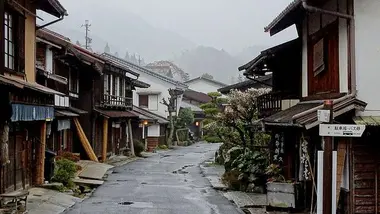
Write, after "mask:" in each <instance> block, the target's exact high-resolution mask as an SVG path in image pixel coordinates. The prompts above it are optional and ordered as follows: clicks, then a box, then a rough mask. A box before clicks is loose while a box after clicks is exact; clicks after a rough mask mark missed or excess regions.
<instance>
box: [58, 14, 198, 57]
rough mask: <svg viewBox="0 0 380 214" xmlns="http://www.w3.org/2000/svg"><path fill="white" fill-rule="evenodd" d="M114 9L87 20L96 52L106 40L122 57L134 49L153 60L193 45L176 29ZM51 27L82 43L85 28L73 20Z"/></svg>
mask: <svg viewBox="0 0 380 214" xmlns="http://www.w3.org/2000/svg"><path fill="white" fill-rule="evenodd" d="M94 9H95V11H94V13H96V8H94ZM114 10H115V11H113V13H114V14H115V15H114V16H101V15H97V16H92V19H91V20H90V23H91V27H90V32H89V37H91V39H92V44H91V47H92V50H93V51H95V52H103V51H104V48H105V47H106V44H107V43H108V45H109V47H110V52H111V53H116V52H117V53H118V55H119V56H120V57H121V58H124V56H125V55H126V53H127V52H129V53H130V54H134V53H137V54H138V55H140V56H141V57H143V58H144V59H145V61H156V60H162V59H168V58H173V56H174V55H175V54H178V53H180V52H181V51H182V50H184V49H191V48H194V47H195V46H196V45H195V44H194V43H193V42H192V41H190V40H188V39H186V38H184V37H182V36H181V35H179V34H177V33H175V32H171V31H168V30H165V29H160V28H155V27H153V26H152V25H150V24H149V23H147V22H146V21H145V20H144V19H142V18H141V17H139V16H137V15H134V14H132V13H127V12H125V11H118V10H119V9H117V8H115V9H114ZM98 14H102V12H101V11H100V12H99V13H98ZM51 29H52V30H55V31H58V32H59V33H61V34H63V35H65V36H67V37H69V38H71V40H72V41H73V42H76V41H77V40H78V41H79V42H80V43H81V44H82V45H83V44H84V43H85V42H84V41H85V39H84V38H85V29H84V27H81V23H78V22H76V21H74V20H69V19H67V20H65V21H64V22H62V23H58V24H56V25H53V26H52V28H51Z"/></svg>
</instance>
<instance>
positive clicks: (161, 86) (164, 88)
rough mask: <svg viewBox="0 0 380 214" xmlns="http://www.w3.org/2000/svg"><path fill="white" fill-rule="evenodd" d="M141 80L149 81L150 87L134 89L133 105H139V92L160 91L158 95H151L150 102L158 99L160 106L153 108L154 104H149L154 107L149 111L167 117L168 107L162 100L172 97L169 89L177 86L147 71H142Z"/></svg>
mask: <svg viewBox="0 0 380 214" xmlns="http://www.w3.org/2000/svg"><path fill="white" fill-rule="evenodd" d="M139 80H141V81H143V82H145V83H148V84H149V85H150V87H149V88H136V91H133V105H136V106H139V96H138V93H139V92H160V94H158V96H157V97H153V96H150V97H149V102H150V101H153V100H156V99H158V108H157V107H156V108H153V106H149V107H152V109H149V111H151V112H153V113H156V114H158V115H160V116H162V117H165V118H167V117H168V116H169V114H168V112H167V107H166V106H165V105H163V104H161V102H162V98H165V99H166V100H167V98H169V97H170V96H169V92H168V89H169V88H175V86H174V85H173V84H170V83H168V82H164V81H162V80H159V79H157V78H155V77H152V76H150V75H147V74H145V73H140V76H139ZM181 99H182V98H181ZM154 109H155V110H154Z"/></svg>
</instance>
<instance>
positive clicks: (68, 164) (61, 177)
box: [53, 158, 77, 186]
mask: <svg viewBox="0 0 380 214" xmlns="http://www.w3.org/2000/svg"><path fill="white" fill-rule="evenodd" d="M76 171H77V168H76V166H75V163H74V162H73V161H71V160H68V159H64V158H62V159H60V160H58V161H57V162H56V167H55V170H54V176H53V181H56V182H60V183H63V185H65V186H68V185H72V180H71V179H72V178H74V176H75V173H76Z"/></svg>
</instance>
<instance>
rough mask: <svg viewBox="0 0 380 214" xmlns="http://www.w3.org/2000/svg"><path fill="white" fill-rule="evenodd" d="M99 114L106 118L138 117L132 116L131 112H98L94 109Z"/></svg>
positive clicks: (98, 110)
mask: <svg viewBox="0 0 380 214" xmlns="http://www.w3.org/2000/svg"><path fill="white" fill-rule="evenodd" d="M95 111H96V112H98V113H99V114H101V115H103V116H105V117H107V118H133V117H138V115H136V114H134V113H133V112H131V111H111V110H100V109H95Z"/></svg>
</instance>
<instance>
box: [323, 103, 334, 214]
mask: <svg viewBox="0 0 380 214" xmlns="http://www.w3.org/2000/svg"><path fill="white" fill-rule="evenodd" d="M333 106H334V104H333V101H332V100H326V101H325V103H324V109H326V110H329V111H330V119H329V122H328V123H329V124H332V123H333V121H334V112H333ZM323 147H324V148H323V150H324V152H323V153H324V155H323V159H324V160H323V162H324V164H323V167H324V170H323V214H331V212H332V211H331V209H332V152H333V149H334V138H333V137H330V136H326V137H324V146H323ZM334 213H335V212H334Z"/></svg>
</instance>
